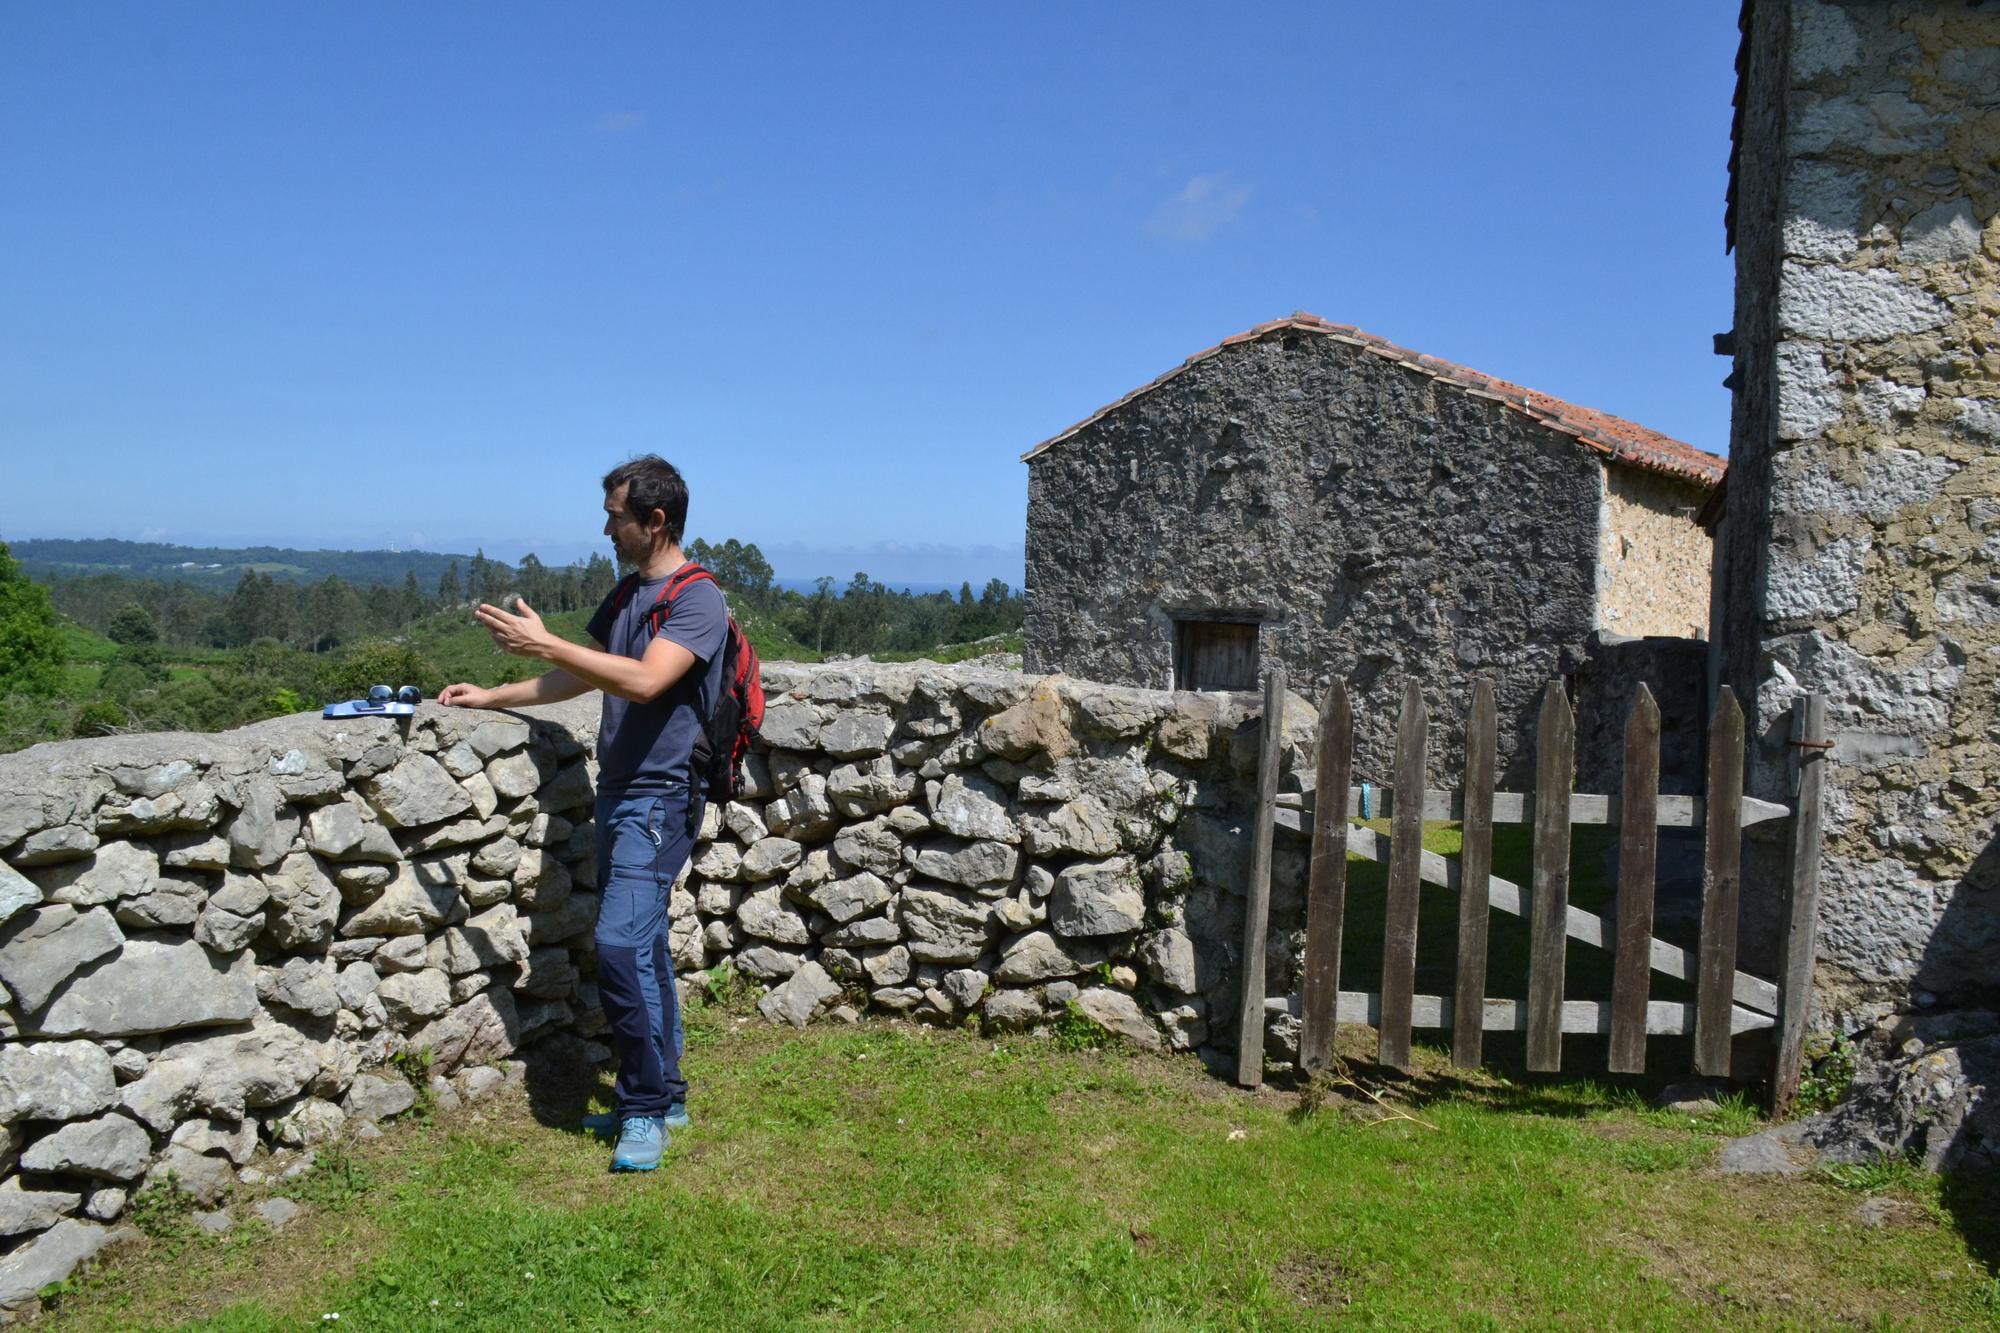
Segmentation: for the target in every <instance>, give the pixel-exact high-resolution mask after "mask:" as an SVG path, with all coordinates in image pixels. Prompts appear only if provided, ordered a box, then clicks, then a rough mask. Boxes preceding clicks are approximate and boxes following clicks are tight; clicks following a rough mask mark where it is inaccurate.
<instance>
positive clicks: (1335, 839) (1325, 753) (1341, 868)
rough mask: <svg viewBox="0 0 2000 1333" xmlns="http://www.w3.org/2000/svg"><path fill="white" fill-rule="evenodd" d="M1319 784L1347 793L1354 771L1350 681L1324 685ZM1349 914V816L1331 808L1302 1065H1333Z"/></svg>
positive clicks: (1309, 912)
mask: <svg viewBox="0 0 2000 1333" xmlns="http://www.w3.org/2000/svg"><path fill="white" fill-rule="evenodd" d="M1317 767H1318V770H1319V772H1318V778H1319V784H1320V786H1322V787H1323V788H1325V789H1326V790H1327V791H1345V790H1347V782H1348V778H1349V776H1350V774H1352V772H1353V770H1354V712H1353V710H1352V708H1350V707H1349V705H1348V702H1347V685H1346V683H1345V682H1343V681H1340V680H1335V681H1334V682H1333V683H1332V684H1331V685H1329V686H1327V687H1326V700H1325V702H1324V703H1323V704H1322V705H1321V707H1320V714H1319V763H1318V765H1317ZM1346 912H1347V820H1346V819H1344V818H1342V817H1340V816H1339V815H1337V814H1335V813H1334V812H1333V810H1332V808H1331V807H1328V810H1327V811H1326V813H1325V814H1323V815H1321V816H1320V817H1319V818H1316V819H1315V820H1314V821H1313V831H1312V875H1311V879H1310V880H1309V882H1308V885H1307V889H1306V980H1305V996H1304V1005H1303V1013H1302V1018H1303V1022H1302V1024H1301V1027H1300V1031H1299V1067H1300V1068H1301V1069H1304V1070H1305V1071H1307V1072H1308V1073H1311V1072H1312V1071H1314V1070H1319V1069H1325V1068H1326V1067H1327V1066H1328V1065H1330V1064H1332V1063H1333V1033H1334V1027H1335V1025H1336V1023H1337V1022H1338V1021H1339V1020H1338V1019H1337V1018H1336V1017H1335V1016H1334V1008H1335V997H1337V996H1338V995H1339V994H1340V942H1341V921H1342V918H1343V917H1344V916H1345V915H1346Z"/></svg>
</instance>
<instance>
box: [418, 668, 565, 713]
mask: <svg viewBox="0 0 2000 1333" xmlns="http://www.w3.org/2000/svg"><path fill="white" fill-rule="evenodd" d="M590 688H591V686H590V685H589V684H588V683H586V682H584V681H581V680H578V679H577V678H576V677H575V676H573V675H571V674H570V673H569V672H567V671H565V670H563V669H562V668H561V667H557V668H556V669H555V670H554V671H548V672H544V673H543V674H541V675H539V676H537V677H535V678H534V679H533V680H517V681H515V682H513V683H512V684H509V685H496V686H495V687H493V688H492V689H490V690H489V689H482V688H480V687H479V686H477V685H469V684H466V683H464V682H460V683H459V684H457V685H447V686H445V687H444V689H443V690H442V691H441V692H440V693H439V694H438V702H439V703H441V704H443V705H445V706H446V707H447V708H520V707H522V706H524V705H527V704H553V703H561V702H562V701H563V700H564V699H574V698H576V696H577V695H579V694H582V693H584V692H585V691H586V690H589V689H590Z"/></svg>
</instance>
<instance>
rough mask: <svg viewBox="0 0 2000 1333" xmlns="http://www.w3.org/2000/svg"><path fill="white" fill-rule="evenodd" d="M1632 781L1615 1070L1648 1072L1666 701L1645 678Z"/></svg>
mask: <svg viewBox="0 0 2000 1333" xmlns="http://www.w3.org/2000/svg"><path fill="white" fill-rule="evenodd" d="M1624 778H1625V787H1624V790H1623V791H1622V792H1621V793H1620V794H1619V795H1620V801H1619V807H1620V815H1621V819H1620V823H1621V824H1622V826H1623V827H1622V828H1621V830H1620V833H1619V838H1618V948H1617V950H1616V952H1615V953H1614V955H1613V957H1612V961H1611V967H1612V974H1611V1051H1610V1058H1609V1060H1608V1061H1607V1064H1608V1066H1609V1068H1610V1070H1611V1072H1612V1073H1614V1074H1643V1073H1645V1072H1646V1015H1647V1009H1646V1004H1647V1001H1648V1000H1649V999H1650V998H1651V994H1652V980H1653V972H1652V967H1651V963H1652V945H1653V878H1654V874H1655V870H1656V866H1657V863H1658V860H1659V842H1660V830H1659V826H1658V825H1657V824H1656V823H1655V822H1654V806H1655V805H1656V804H1657V803H1658V801H1659V799H1660V706H1659V705H1658V704H1657V703H1655V702H1654V701H1653V692H1652V691H1651V690H1649V689H1647V688H1646V686H1645V684H1644V683H1643V682H1642V683H1641V684H1640V686H1639V694H1638V697H1637V698H1635V699H1634V700H1633V701H1632V712H1631V715H1630V716H1628V717H1627V718H1626V719H1625V775H1624Z"/></svg>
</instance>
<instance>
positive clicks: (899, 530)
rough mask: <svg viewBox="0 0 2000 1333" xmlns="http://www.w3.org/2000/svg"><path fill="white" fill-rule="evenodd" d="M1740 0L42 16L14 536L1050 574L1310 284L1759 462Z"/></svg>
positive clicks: (61, 11)
mask: <svg viewBox="0 0 2000 1333" xmlns="http://www.w3.org/2000/svg"><path fill="white" fill-rule="evenodd" d="M1736 11H1737V5H1736V3H1735V0H1705V2H1704V3H1691V4H1685V5H1644V6H1632V5H1607V4H1602V3H1573V4H1557V3H1550V4H1536V5H1528V4H1494V3H1491V0H1484V2H1481V3H1464V4H1444V3H1435V4H1431V3H1405V4H1398V5H1377V4H1361V3H1333V2H1332V0H1327V2H1324V3H1315V4H1304V3H1259V4H1253V5H1230V6H1223V5H1215V4H1176V3H1145V4H1139V3H1134V4H1114V3H1088V4H1075V3H1065V4H1054V3H1018V2H1014V0H1009V3H1004V4H1003V3H992V4H987V5H972V4H958V3H950V4H937V3H930V4H878V3H866V2H858V3H853V4H844V5H828V4H805V3H799V4H789V5H769V4H765V5H741V6H721V5H716V6H701V7H698V8H697V7H689V6H673V7H668V6H661V5H635V4H618V3H607V4H592V5H587V6H572V5H564V6H552V5H509V4H480V5H472V4H463V3H445V2H444V0H440V2H439V3H432V4H424V5H373V4H362V3H343V4H339V5H312V6H307V5H291V4H265V3H257V4H247V3H246V4H222V3H216V4H201V5H191V4H190V5H157V4H135V5H117V4H90V5H12V6H6V7H4V8H0V179H4V180H5V181H6V182H7V188H6V198H7V205H6V207H5V208H0V347H4V349H5V354H4V355H0V458H4V463H0V538H8V537H29V536H130V537H135V538H138V537H144V538H147V539H151V540H161V541H180V542H189V543H207V542H218V543H237V542H273V543H279V544H286V545H294V546H308V547H312V546H335V547H360V546H384V545H399V546H405V547H407V546H412V545H421V546H425V547H428V548H430V549H460V550H462V549H470V548H471V547H472V546H473V545H474V544H476V543H483V544H484V545H485V547H486V549H487V550H488V552H489V553H494V554H500V555H504V556H507V557H509V558H513V557H515V556H518V554H519V553H520V552H522V551H524V550H528V549H533V550H535V551H537V552H538V553H539V554H541V555H542V556H543V557H544V558H545V559H551V560H563V559H570V558H574V557H576V556H580V555H583V554H586V553H587V552H589V551H591V550H595V549H603V543H602V539H601V538H599V537H598V536H597V528H598V524H599V522H600V517H601V516H600V511H599V504H600V501H601V494H600V492H599V491H598V488H597V481H596V479H597V477H598V476H599V475H601V473H602V472H603V471H604V470H605V468H606V467H608V466H609V465H610V464H611V463H614V462H616V461H617V460H618V459H620V458H622V457H624V456H626V455H628V454H630V453H634V452H642V451H646V450H657V451H658V452H661V453H663V454H665V455H666V456H667V457H669V458H671V459H673V460H675V461H676V462H677V463H678V464H679V465H680V466H681V467H682V469H683V471H684V472H685V473H686V474H687V476H688V479H689V484H690V487H691V489H692V491H693V493H694V506H693V510H692V513H691V514H690V522H689V526H690V530H691V533H692V534H693V535H699V536H705V537H709V538H711V539H720V538H723V537H728V536H735V537H739V538H741V539H743V540H747V541H755V542H757V543H758V544H759V545H760V546H762V547H763V548H764V550H765V551H766V552H767V553H768V554H770V555H771V556H772V560H773V563H774V564H775V565H776V567H777V569H778V571H779V573H781V574H786V575H792V576H796V577H803V576H811V575H814V574H818V573H830V574H834V575H836V576H838V577H839V578H840V579H841V580H842V581H843V582H844V581H845V580H846V578H847V577H848V576H849V575H851V574H852V573H853V572H855V571H856V570H857V569H861V570H866V571H867V572H869V573H871V574H873V575H874V576H875V577H877V578H890V579H920V580H929V579H936V580H940V581H942V580H956V579H960V578H972V579H975V580H978V579H980V578H983V577H986V576H996V575H997V576H999V577H1003V578H1006V579H1008V581H1009V582H1013V583H1018V582H1019V581H1020V547H1021V536H1022V528H1023V523H1024V515H1025V509H1026V495H1027V477H1026V471H1027V470H1026V468H1025V466H1024V465H1023V464H1021V463H1020V462H1019V455H1020V454H1021V453H1022V452H1023V451H1024V450H1026V449H1028V448H1029V447H1031V446H1033V445H1034V444H1035V443H1036V442H1038V441H1039V440H1041V439H1043V438H1045V437H1047V436H1049V435H1052V434H1054V433H1055V432H1057V431H1059V430H1061V429H1062V428H1063V427H1065V426H1067V425H1069V424H1070V423H1072V422H1074V421H1075V420H1077V419H1078V418H1081V417H1083V416H1085V415H1087V414H1089V413H1090V412H1092V411H1094V410H1095V409H1096V408H1097V407H1099V406H1101V405H1102V404H1104V403H1105V402H1108V401H1109V400H1111V399H1113V398H1116V397H1117V396H1119V395H1120V394H1122V393H1124V392H1126V391H1127V390H1129V389H1131V388H1133V387H1135V386H1136V385H1138V384H1141V383H1143V382H1144V381H1146V380H1148V379H1151V378H1152V377H1153V376H1155V375H1158V374H1159V373H1161V372H1162V371H1164V370H1167V369H1169V368H1171V367H1172V366H1174V365H1176V364H1177V363H1178V362H1179V361H1180V360H1181V359H1182V358H1183V357H1185V356H1187V355H1188V354H1190V353H1192V352H1195V351H1198V350H1200V349H1202V348H1204V347H1207V346H1209V345H1211V344H1213V343H1215V342H1217V341H1218V340H1220V339H1221V338H1223V337H1225V336H1227V335H1229V334H1231V333H1235V332H1239V331H1241V330H1242V329H1245V328H1248V327H1249V326H1251V325H1253V324H1257V323H1260V322H1262V321H1264V320H1268V319H1272V318H1276V317H1278V316H1281V315H1284V314H1288V313H1290V312H1291V311H1293V310H1296V309H1305V310H1310V311H1312V312H1314V313H1316V314H1320V315H1323V316H1325V317H1327V318H1329V319H1333V320H1337V321H1340V322H1344V323H1351V324H1356V325H1359V326H1360V327H1362V328H1364V329H1367V330H1369V331H1370V332H1373V333H1378V334H1381V335H1383V336H1385V337H1388V338H1391V339H1394V340H1396V341H1398V342H1400V343H1403V344H1404V345H1406V346H1410V347H1414V348H1416V349H1418V350H1420V351H1424V352H1429V353H1432V354H1434V355H1438V356H1443V357H1446V358H1449V359H1451V360H1455V361H1460V362H1463V363H1465V364H1468V365H1471V366H1474V367H1476V368H1478V369H1480V370H1483V371H1487V372H1489V373H1493V374H1497V375H1502V376H1505V377H1507V378H1509V379H1513V380H1515V381H1517V382H1520V383H1523V384H1526V385H1529V386H1531V387H1533V388H1536V389H1540V390H1544V391H1546V392H1549V393H1553V394H1557V395H1560V396H1563V397H1566V398H1570V399H1572V400H1573V401H1576V402H1580V403H1584V404H1587V405H1589V406H1593V407H1598V408H1602V409H1604V410H1606V411H1611V412H1615V413H1618V414H1620V415H1622V416H1627V417H1631V418H1633V419H1635V420H1637V421H1640V422H1643V423H1644V424H1646V425H1648V426H1651V427H1653V428H1655V429H1658V430H1663V431H1666V432H1668V433H1669V434H1673V435H1676V436H1678V437H1680V438H1682V439H1685V440H1688V441H1690V442H1691V443H1694V444H1697V445H1700V446H1702V447H1705V448H1708V449H1711V450H1714V451H1717V452H1721V451H1722V450H1723V449H1724V447H1725V441H1726V437H1727V429H1728V414H1729V400H1728V395H1727V393H1726V391H1725V390H1723V389H1722V388H1721V386H1720V380H1721V378H1722V376H1723V375H1724V374H1725V373H1726V372H1727V370H1728V366H1727V364H1726V363H1725V362H1724V361H1722V360H1719V359H1718V358H1716V357H1715V356H1714V355H1713V352H1712V350H1711V347H1710V342H1709V336H1710V335H1711V334H1712V333H1714V332H1716V331H1717V330H1720V329H1725V328H1727V327H1728V326H1729V323H1730V304H1731V302H1730V284H1731V266H1730V260H1729V257H1728V256H1727V255H1726V254H1725V253H1724V251H1723V248H1722V196H1723V189H1724V185H1725V182H1726V169H1727V156H1728V134H1729V114H1730V108H1729V101H1730V92H1731V87H1732V83H1733V73H1732V69H1731V61H1732V59H1733V56H1734V51H1735V41H1736Z"/></svg>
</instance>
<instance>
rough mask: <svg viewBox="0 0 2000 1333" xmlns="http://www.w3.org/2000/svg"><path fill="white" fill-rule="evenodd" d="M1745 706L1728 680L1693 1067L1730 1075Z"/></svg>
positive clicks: (1715, 769) (1713, 753)
mask: <svg viewBox="0 0 2000 1333" xmlns="http://www.w3.org/2000/svg"><path fill="white" fill-rule="evenodd" d="M1742 790H1743V710H1742V709H1741V708H1740V707H1738V706H1737V703H1736V695H1735V693H1734V692H1733V691H1731V690H1730V689H1729V688H1728V687H1727V686H1724V687H1723V689H1722V693H1721V697H1720V698H1718V699H1717V700H1716V704H1715V717H1714V720H1713V721H1712V722H1711V723H1710V724H1709V731H1708V793H1709V797H1710V800H1709V803H1708V832H1707V838H1706V846H1705V848H1704V856H1703V861H1702V871H1701V881H1702V883H1701V970H1700V976H1699V977H1698V979H1697V980H1696V982H1695V1013H1696V1017H1695V1034H1694V1068H1695V1072H1696V1073H1698V1074H1706V1075H1708V1076H1710V1077H1712V1078H1727V1077H1729V1021H1728V1013H1729V1001H1730V993H1731V989H1732V986H1731V982H1732V981H1733V979H1734V978H1735V975H1736V917H1737V911H1738V907H1739V904H1740V899H1741V897H1742V883H1743V824H1742V820H1741V819H1739V818H1738V814H1739V812H1740V811H1741V809H1742V807H1741V805H1740V804H1739V803H1738V799H1737V798H1738V795H1739V793H1741V792H1742Z"/></svg>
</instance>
